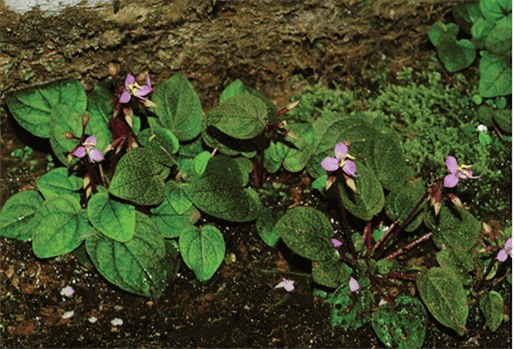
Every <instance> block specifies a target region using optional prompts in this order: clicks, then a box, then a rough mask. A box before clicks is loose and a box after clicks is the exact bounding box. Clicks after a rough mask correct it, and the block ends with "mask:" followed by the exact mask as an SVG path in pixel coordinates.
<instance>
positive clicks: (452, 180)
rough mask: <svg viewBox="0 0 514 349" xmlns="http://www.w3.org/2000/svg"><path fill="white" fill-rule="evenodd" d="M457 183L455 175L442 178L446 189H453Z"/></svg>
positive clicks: (457, 179)
mask: <svg viewBox="0 0 514 349" xmlns="http://www.w3.org/2000/svg"><path fill="white" fill-rule="evenodd" d="M457 183H459V178H458V177H457V176H456V175H455V174H449V175H446V177H444V186H445V187H446V188H453V187H455V186H456V185H457Z"/></svg>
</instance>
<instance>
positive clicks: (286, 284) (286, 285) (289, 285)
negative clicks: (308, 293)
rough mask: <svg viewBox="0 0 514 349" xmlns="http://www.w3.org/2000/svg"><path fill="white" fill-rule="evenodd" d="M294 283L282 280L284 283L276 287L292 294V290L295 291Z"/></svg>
mask: <svg viewBox="0 0 514 349" xmlns="http://www.w3.org/2000/svg"><path fill="white" fill-rule="evenodd" d="M293 282H294V281H289V280H286V279H282V281H281V282H280V283H279V284H278V285H277V286H275V288H279V287H283V288H285V289H286V290H287V291H288V292H291V291H292V290H294V286H293Z"/></svg>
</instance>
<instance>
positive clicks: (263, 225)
mask: <svg viewBox="0 0 514 349" xmlns="http://www.w3.org/2000/svg"><path fill="white" fill-rule="evenodd" d="M284 213H285V212H283V211H278V210H276V209H272V208H270V207H263V208H262V211H261V213H260V214H259V216H257V221H256V222H255V228H256V229H257V233H259V236H260V237H261V239H262V240H263V241H264V242H265V243H266V245H268V246H269V247H273V248H274V247H275V246H276V245H277V242H278V240H280V235H279V234H278V232H277V229H276V228H275V225H276V223H277V221H278V220H279V219H280V217H282V216H283V215H284Z"/></svg>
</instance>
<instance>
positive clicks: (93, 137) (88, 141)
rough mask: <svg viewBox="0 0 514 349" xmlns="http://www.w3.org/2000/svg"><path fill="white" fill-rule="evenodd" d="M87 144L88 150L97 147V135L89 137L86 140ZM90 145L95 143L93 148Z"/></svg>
mask: <svg viewBox="0 0 514 349" xmlns="http://www.w3.org/2000/svg"><path fill="white" fill-rule="evenodd" d="M86 143H87V144H88V148H93V147H94V146H95V145H96V143H97V141H96V137H95V135H94V134H93V135H91V136H89V137H87V138H86ZM89 143H93V147H92V146H90V145H89Z"/></svg>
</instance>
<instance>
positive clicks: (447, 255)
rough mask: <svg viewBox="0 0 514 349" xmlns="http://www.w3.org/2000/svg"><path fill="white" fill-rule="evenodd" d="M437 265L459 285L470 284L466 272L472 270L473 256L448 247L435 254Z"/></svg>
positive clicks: (470, 279) (469, 277)
mask: <svg viewBox="0 0 514 349" xmlns="http://www.w3.org/2000/svg"><path fill="white" fill-rule="evenodd" d="M436 258H437V262H438V263H439V265H440V266H441V267H442V268H444V269H447V270H448V271H449V272H450V273H452V274H453V275H454V276H455V277H456V278H457V279H458V280H459V282H460V283H461V284H463V285H465V286H469V285H470V284H471V282H472V278H471V276H470V275H469V274H468V272H470V271H472V270H473V256H472V255H471V254H469V253H467V252H463V251H459V250H455V249H454V248H452V247H448V248H447V249H446V250H443V251H439V252H437V254H436Z"/></svg>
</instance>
